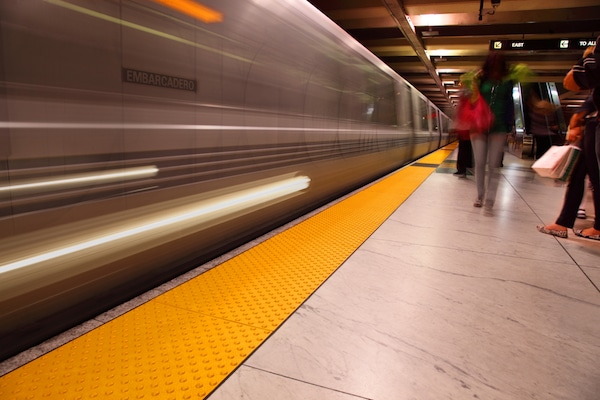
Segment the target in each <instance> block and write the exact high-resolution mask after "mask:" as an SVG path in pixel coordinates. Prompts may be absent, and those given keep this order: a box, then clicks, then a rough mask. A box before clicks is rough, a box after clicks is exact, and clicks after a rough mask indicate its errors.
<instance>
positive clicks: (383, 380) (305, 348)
mask: <svg viewBox="0 0 600 400" xmlns="http://www.w3.org/2000/svg"><path fill="white" fill-rule="evenodd" d="M413 250H414V251H413V253H412V257H411V258H410V259H409V261H399V259H397V258H393V257H392V258H390V257H389V256H388V255H387V254H377V253H373V252H371V251H361V252H357V253H356V254H355V255H354V256H353V257H352V258H351V259H350V260H349V261H348V262H347V263H346V264H345V265H344V266H343V268H342V269H340V270H339V271H338V272H337V273H336V274H335V275H334V276H333V277H332V278H330V280H329V281H328V282H327V285H326V286H324V287H323V288H322V289H321V290H319V291H318V292H317V293H316V294H315V295H313V296H312V297H311V298H310V299H309V300H308V301H307V302H306V303H305V305H304V306H303V307H301V309H300V310H299V311H298V312H297V313H296V314H295V315H294V316H293V317H291V318H290V319H289V320H288V322H286V324H284V326H282V327H281V328H280V329H279V330H278V331H277V332H276V333H275V334H274V335H273V337H272V338H271V339H270V340H269V342H268V343H266V344H265V345H263V346H262V347H261V348H260V349H259V350H258V351H257V352H256V353H255V354H254V355H253V356H252V357H251V358H250V359H249V360H248V363H247V364H248V365H251V366H253V367H256V368H260V369H264V370H268V371H272V372H274V373H278V374H282V375H284V376H288V377H291V378H293V379H297V380H300V381H304V382H311V383H312V384H315V385H318V386H323V387H328V388H332V389H335V390H343V391H344V392H347V393H352V394H355V395H358V396H364V397H366V398H372V399H398V398H407V399H412V398H414V399H446V398H447V399H463V398H480V399H507V400H508V399H511V400H512V399H529V398H532V399H533V398H544V399H573V398H581V399H588V398H589V399H593V396H594V393H597V392H596V391H597V390H598V389H599V388H600V387H599V386H598V384H597V383H595V382H596V380H595V378H597V377H598V372H597V371H595V368H596V365H597V359H598V357H600V332H599V330H598V327H599V326H600V296H598V295H597V292H596V291H595V289H593V288H591V285H589V284H588V285H587V286H586V285H585V284H584V277H583V276H581V275H578V276H576V277H573V278H572V280H571V279H566V276H568V275H569V274H568V272H566V271H563V270H561V269H559V268H555V269H552V268H548V267H546V266H545V265H543V264H542V265H533V266H530V268H531V269H532V270H533V269H536V268H538V269H541V270H542V271H541V273H534V272H532V271H526V272H523V273H520V271H521V270H523V269H524V266H518V265H517V266H514V261H513V260H510V259H509V258H508V257H503V256H495V257H496V258H499V260H496V262H494V263H493V264H494V265H497V267H496V268H495V269H494V270H493V271H481V272H479V273H478V274H477V275H475V274H473V273H472V272H470V273H467V271H465V270H466V269H468V268H465V267H463V266H461V265H460V262H459V261H458V260H459V259H458V258H457V257H452V256H453V255H454V256H455V255H456V252H455V251H452V250H447V251H446V252H447V254H445V255H443V254H442V255H440V256H444V258H445V259H447V260H452V259H454V260H456V261H455V262H454V265H452V266H449V267H448V268H444V267H441V266H440V261H439V260H432V259H429V258H428V257H427V256H426V255H423V252H422V251H420V250H418V249H417V246H413ZM402 259H403V260H404V258H402ZM502 259H504V260H502ZM445 264H447V263H445ZM480 268H481V267H480ZM461 269H462V270H463V272H462V273H461V272H459V270H461ZM471 270H472V269H471ZM552 275H553V276H552ZM561 278H563V281H564V282H563V283H562V284H561V283H560V280H561ZM558 376H569V381H568V382H563V381H562V380H557V377H558ZM431 382H435V385H432V384H431ZM540 388H543V392H540V391H539V390H540ZM542 393H543V394H544V396H542V397H537V396H539V395H540V394H542Z"/></svg>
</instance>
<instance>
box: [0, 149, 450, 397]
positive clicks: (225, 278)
mask: <svg viewBox="0 0 600 400" xmlns="http://www.w3.org/2000/svg"><path fill="white" fill-rule="evenodd" d="M453 149H454V148H453V147H452V146H451V145H450V146H447V147H445V148H444V149H441V150H438V151H436V152H434V153H432V154H430V155H428V156H426V157H424V158H423V159H421V160H419V163H420V164H426V163H432V164H433V163H436V164H439V163H440V162H442V161H443V160H444V159H445V158H446V157H447V156H448V155H449V152H450V151H452V150H453ZM434 171H435V168H423V167H419V166H409V167H406V168H403V169H401V170H399V171H397V172H396V173H394V174H392V175H390V176H388V177H386V178H385V179H383V180H381V181H379V182H377V183H375V184H373V185H371V186H369V187H367V188H365V189H364V190H362V191H360V192H358V193H356V194H355V195H353V196H351V197H348V198H346V199H345V200H343V201H341V202H339V203H337V204H336V205H333V206H331V207H329V208H327V209H325V210H324V211H322V212H320V213H318V214H316V215H315V216H313V217H311V218H309V219H307V220H305V221H303V222H301V223H299V224H297V225H295V226H293V227H291V228H290V229H288V230H286V231H284V232H282V233H280V234H278V235H276V236H274V237H272V238H270V239H268V240H266V241H265V242H263V243H261V244H259V245H257V246H255V247H253V248H251V249H249V250H247V251H246V252H244V253H242V254H240V255H239V256H237V257H235V258H232V259H230V260H229V261H227V262H225V263H223V264H221V265H219V266H218V267H215V268H213V269H211V270H209V271H208V272H205V273H204V274H202V275H199V276H198V277H196V278H194V279H192V280H190V281H189V282H187V283H185V284H183V285H181V286H178V287H177V288H175V289H172V290H170V291H168V292H166V293H164V294H162V295H160V296H158V297H156V298H155V299H153V300H151V301H149V302H147V303H145V304H143V305H141V306H139V307H137V308H135V309H134V310H132V311H130V312H128V313H126V314H124V315H122V316H120V317H118V318H116V319H114V320H112V321H110V322H108V323H106V324H104V325H102V326H100V327H99V328H96V329H95V330H93V331H91V332H89V333H87V334H85V335H83V336H81V337H79V338H77V339H75V340H73V341H71V342H69V343H67V344H65V345H63V346H61V347H59V348H58V349H56V350H54V351H52V352H50V353H48V354H46V355H44V356H41V357H39V358H38V359H36V360H34V361H32V362H30V363H29V364H26V365H24V366H23V367H21V368H19V369H17V370H15V371H13V372H11V373H9V374H7V375H5V376H4V377H2V378H0V398H1V399H15V400H18V399H34V398H35V399H38V398H49V399H80V398H81V399H83V398H85V399H90V398H98V399H104V398H118V399H150V398H158V399H161V400H162V399H176V398H177V399H182V398H184V399H185V398H195V399H198V398H205V397H206V396H208V395H209V394H210V393H211V391H213V390H214V389H215V388H216V387H217V386H218V385H219V384H220V383H221V382H222V381H223V380H224V379H225V378H226V377H227V376H228V375H229V374H231V373H232V372H233V371H234V370H235V369H236V368H237V367H238V366H239V365H241V363H242V362H243V361H244V360H245V359H246V358H247V357H248V356H249V355H250V353H252V352H253V351H254V350H255V349H256V348H257V347H258V346H259V345H260V344H261V343H262V342H263V341H264V340H265V339H266V338H267V337H268V336H269V335H271V334H272V333H273V331H274V330H275V329H276V328H277V327H278V326H280V325H281V324H282V323H283V322H284V321H285V320H286V318H288V317H289V316H290V315H291V314H292V313H293V312H294V311H295V310H296V309H297V308H298V307H299V306H300V305H301V304H302V303H303V302H304V301H305V300H306V299H307V298H308V297H309V296H310V295H311V294H312V293H313V292H314V291H315V290H316V289H317V288H318V287H319V286H320V285H321V284H322V283H323V282H324V281H325V280H326V279H327V278H328V277H329V276H330V275H331V274H332V273H333V272H334V271H335V270H336V269H337V268H338V267H340V265H341V264H342V263H343V262H344V261H345V260H346V259H347V258H348V257H349V256H350V255H351V254H352V253H353V252H354V251H355V250H356V249H357V248H358V247H359V246H360V245H361V244H362V243H363V242H364V241H365V240H366V239H367V238H368V237H369V236H370V235H371V234H372V233H373V232H374V231H375V230H376V229H377V228H378V227H379V226H380V225H381V224H382V223H383V222H384V221H385V220H386V219H387V218H388V217H389V216H390V215H391V214H392V213H393V212H394V210H396V209H397V208H398V206H400V205H401V204H402V203H403V202H404V201H405V200H406V199H407V198H408V197H409V196H410V195H411V193H413V192H414V190H416V188H417V187H418V186H419V185H420V184H421V183H422V182H424V181H425V179H427V177H428V176H429V175H430V174H432V173H433V172H434Z"/></svg>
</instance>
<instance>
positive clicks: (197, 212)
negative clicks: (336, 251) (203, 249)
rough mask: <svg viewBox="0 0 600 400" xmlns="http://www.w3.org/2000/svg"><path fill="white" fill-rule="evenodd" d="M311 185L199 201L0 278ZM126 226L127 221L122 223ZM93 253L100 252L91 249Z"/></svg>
mask: <svg viewBox="0 0 600 400" xmlns="http://www.w3.org/2000/svg"><path fill="white" fill-rule="evenodd" d="M309 185H310V178H308V177H307V176H296V177H291V178H287V179H283V180H279V181H275V182H270V183H265V184H262V185H258V186H256V187H253V188H248V189H243V190H239V191H237V192H234V193H230V194H224V195H220V196H216V197H214V198H212V199H207V200H205V201H200V202H199V203H198V204H196V205H192V206H186V207H181V208H180V209H177V210H175V211H173V213H171V214H170V215H169V216H166V217H165V216H163V217H154V218H153V219H152V218H149V219H147V220H145V221H144V223H140V224H138V225H137V226H133V227H129V228H127V229H122V230H118V231H115V232H113V233H109V234H104V235H101V236H98V237H95V238H91V239H89V240H85V241H83V242H80V243H75V244H72V245H68V246H65V247H60V248H57V249H54V250H51V251H48V252H45V253H41V254H37V255H34V256H31V257H27V258H23V259H20V260H16V261H13V262H9V263H7V264H4V265H0V275H1V274H4V273H7V272H10V271H14V270H17V269H20V268H25V267H29V266H32V265H35V264H39V263H42V262H45V261H49V260H53V259H57V258H59V257H63V256H67V255H70V254H74V253H77V252H82V251H84V250H90V249H94V248H96V247H98V246H101V245H105V244H109V243H113V242H117V241H120V240H123V239H132V238H133V237H136V236H139V235H142V234H144V233H147V234H152V233H154V232H156V231H158V230H160V229H162V228H168V227H178V226H179V224H182V223H183V222H187V223H197V224H201V223H203V222H206V221H207V220H208V219H210V218H211V217H214V218H217V217H219V216H221V215H222V214H223V213H227V214H229V213H234V212H236V211H239V210H241V209H248V208H251V207H255V206H257V205H260V204H264V203H267V202H270V201H273V200H276V199H281V198H283V197H285V196H288V195H291V194H294V193H297V192H300V191H302V190H304V189H306V188H308V186H309ZM124 222H125V223H126V222H127V221H124ZM92 251H99V250H97V249H94V250H92Z"/></svg>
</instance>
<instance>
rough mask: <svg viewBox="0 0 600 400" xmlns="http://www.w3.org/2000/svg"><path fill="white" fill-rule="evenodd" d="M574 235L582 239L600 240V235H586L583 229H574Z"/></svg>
mask: <svg viewBox="0 0 600 400" xmlns="http://www.w3.org/2000/svg"><path fill="white" fill-rule="evenodd" d="M573 233H575V235H576V236H580V237H582V238H586V239H593V240H600V235H585V234H584V233H583V229H573Z"/></svg>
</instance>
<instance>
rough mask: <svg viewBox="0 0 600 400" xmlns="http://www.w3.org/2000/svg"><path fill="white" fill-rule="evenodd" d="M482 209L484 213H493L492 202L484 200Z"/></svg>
mask: <svg viewBox="0 0 600 400" xmlns="http://www.w3.org/2000/svg"><path fill="white" fill-rule="evenodd" d="M483 211H484V214H485V215H488V216H490V215H494V203H492V202H491V201H486V202H485V204H484V206H483Z"/></svg>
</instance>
